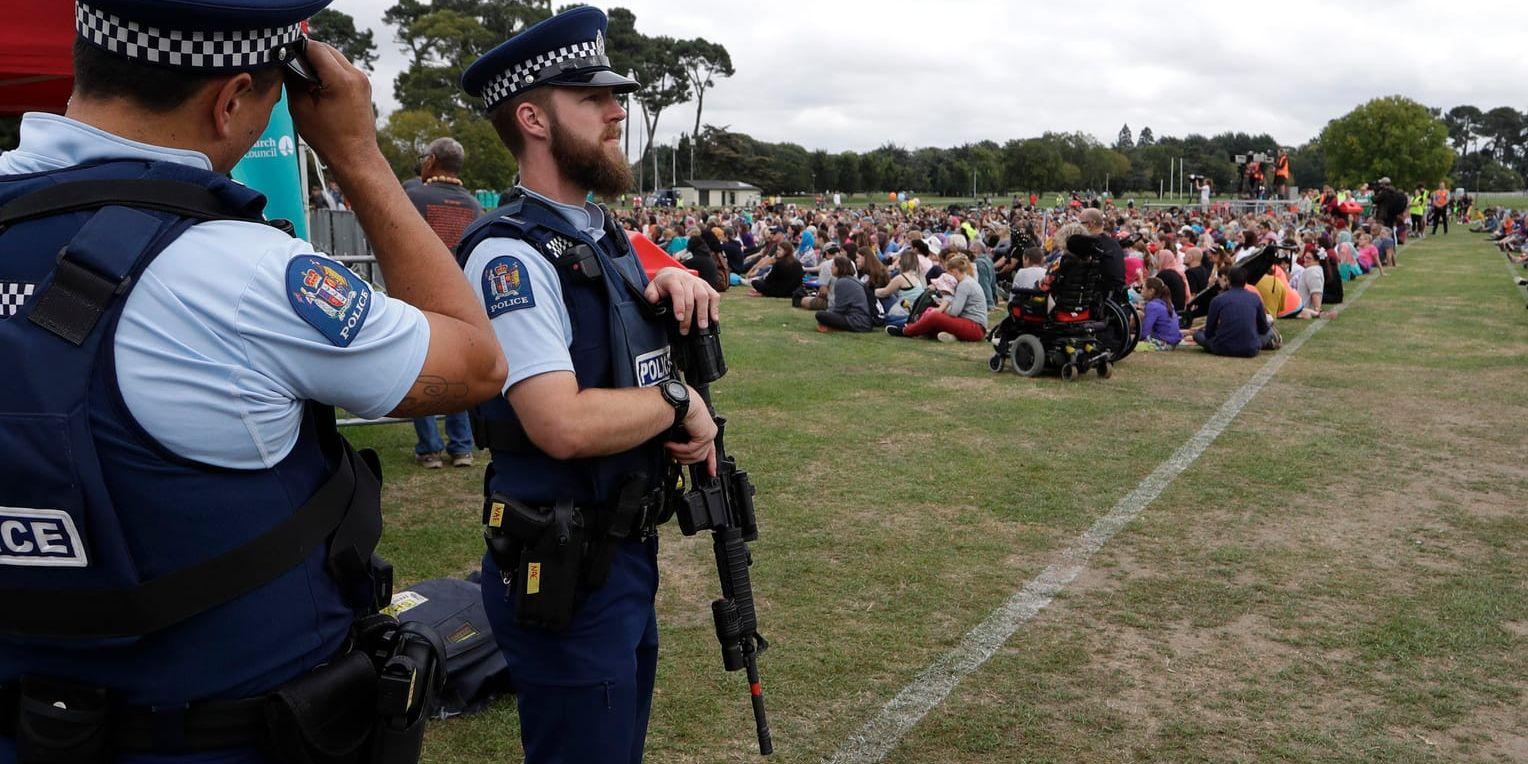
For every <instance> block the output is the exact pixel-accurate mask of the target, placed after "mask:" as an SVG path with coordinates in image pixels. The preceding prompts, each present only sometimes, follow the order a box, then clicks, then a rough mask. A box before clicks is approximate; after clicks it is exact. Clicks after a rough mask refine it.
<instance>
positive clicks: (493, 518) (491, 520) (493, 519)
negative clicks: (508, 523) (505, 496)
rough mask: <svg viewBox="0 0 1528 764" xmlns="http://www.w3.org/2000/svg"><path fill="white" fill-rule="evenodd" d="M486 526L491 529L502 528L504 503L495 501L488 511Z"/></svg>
mask: <svg viewBox="0 0 1528 764" xmlns="http://www.w3.org/2000/svg"><path fill="white" fill-rule="evenodd" d="M488 525H489V527H491V528H502V527H504V502H502V501H496V502H494V503H493V506H492V507H489V509H488Z"/></svg>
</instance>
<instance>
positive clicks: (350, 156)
mask: <svg viewBox="0 0 1528 764" xmlns="http://www.w3.org/2000/svg"><path fill="white" fill-rule="evenodd" d="M307 58H308V63H309V65H311V66H312V68H313V72H314V73H315V74H316V75H318V78H319V80H320V81H321V82H323V83H324V84H323V87H320V88H311V89H309V90H308V91H307V92H300V91H299V90H293V91H292V92H290V93H288V104H289V105H290V109H291V112H292V120H293V121H294V122H295V123H296V126H297V132H298V133H300V134H301V135H302V137H303V139H304V140H306V141H307V142H308V145H309V146H312V147H313V150H314V151H316V152H318V155H319V157H320V158H322V159H323V160H324V162H325V163H326V164H336V163H341V164H343V163H347V162H351V161H353V160H354V159H355V158H357V157H361V156H365V155H366V153H368V152H370V153H376V152H378V151H379V149H378V148H377V127H376V114H375V112H374V111H373V110H372V105H371V80H370V79H368V78H367V76H366V73H365V72H363V71H361V70H360V69H357V68H356V67H355V66H353V65H351V63H350V62H349V61H347V60H346V59H345V56H344V55H342V54H341V53H340V52H339V51H338V50H335V49H334V48H333V47H331V46H329V45H325V44H324V43H321V42H318V41H316V40H309V41H308V48H307ZM299 87H300V86H299Z"/></svg>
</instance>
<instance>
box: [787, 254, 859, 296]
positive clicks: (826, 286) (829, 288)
mask: <svg viewBox="0 0 1528 764" xmlns="http://www.w3.org/2000/svg"><path fill="white" fill-rule="evenodd" d="M839 255H844V256H845V257H847V258H849V266H850V268H851V270H850V272H849V277H850V278H855V277H856V276H858V275H859V274H858V273H857V272H855V271H853V270H852V268H853V266H854V256H855V248H854V243H853V242H850V243H849V244H847V245H844V246H842V247H840V246H839V245H838V244H837V243H830V244H828V245H827V246H826V247H823V248H822V264H821V265H819V266H817V268H816V271H817V291H816V292H811V291H810V290H808V293H807V294H806V295H805V296H804V297H803V298H802V300H801V302H800V303H798V304H797V305H796V307H798V308H801V309H802V310H810V311H814V312H815V311H819V310H832V308H833V282H834V281H835V280H836V279H837V276H836V275H835V272H834V268H833V259H834V258H836V257H838V256H839Z"/></svg>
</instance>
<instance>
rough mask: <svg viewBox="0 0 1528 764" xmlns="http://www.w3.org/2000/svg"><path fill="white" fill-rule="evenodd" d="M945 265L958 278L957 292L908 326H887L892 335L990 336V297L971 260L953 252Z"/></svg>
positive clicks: (944, 338)
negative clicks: (985, 292)
mask: <svg viewBox="0 0 1528 764" xmlns="http://www.w3.org/2000/svg"><path fill="white" fill-rule="evenodd" d="M944 267H945V269H946V270H947V271H948V272H949V273H950V274H952V275H954V276H955V278H956V279H957V281H956V283H955V293H954V294H953V295H951V296H950V297H949V298H947V299H940V300H939V301H937V302H935V303H934V305H933V307H930V308H929V309H928V310H926V311H924V312H923V315H921V316H919V317H918V320H917V321H914V322H912V323H910V324H908V325H906V326H905V327H904V326H887V327H886V333H887V334H890V335H891V336H893V337H923V336H927V335H934V336H935V337H937V338H938V339H939V341H940V342H955V341H957V340H959V341H961V342H981V341H982V340H984V339H986V338H987V298H986V296H985V295H983V294H982V288H981V285H980V284H978V283H977V281H976V274H975V273H974V270H975V269H974V268H973V267H972V265H971V261H970V260H969V259H967V258H966V256H965V255H959V254H957V255H951V256H950V258H949V259H948V260H946V261H945V263H944Z"/></svg>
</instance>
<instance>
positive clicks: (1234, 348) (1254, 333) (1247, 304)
mask: <svg viewBox="0 0 1528 764" xmlns="http://www.w3.org/2000/svg"><path fill="white" fill-rule="evenodd" d="M1267 333H1268V313H1267V311H1265V310H1263V300H1262V298H1260V297H1258V296H1257V295H1256V294H1254V293H1252V292H1249V291H1247V290H1245V289H1229V290H1226V291H1225V292H1222V293H1220V294H1219V295H1217V296H1216V297H1215V299H1214V300H1211V301H1210V312H1209V316H1208V317H1207V318H1206V319H1205V321H1204V336H1205V339H1206V340H1208V350H1209V351H1210V352H1211V353H1214V354H1216V355H1230V356H1238V357H1242V358H1252V357H1253V356H1256V355H1257V353H1258V351H1259V350H1262V348H1263V339H1262V338H1263V335H1264V334H1267Z"/></svg>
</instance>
